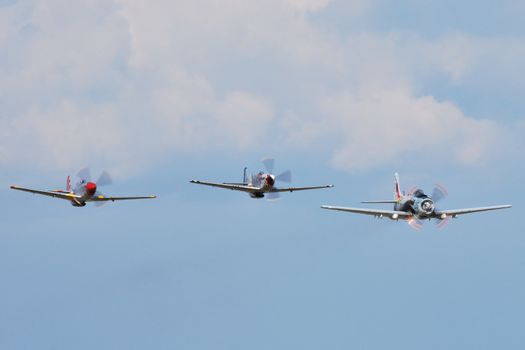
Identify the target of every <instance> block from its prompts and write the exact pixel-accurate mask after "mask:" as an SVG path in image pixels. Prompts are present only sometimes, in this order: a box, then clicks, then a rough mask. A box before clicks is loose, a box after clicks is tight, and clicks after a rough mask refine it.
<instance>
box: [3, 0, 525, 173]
mask: <svg viewBox="0 0 525 350" xmlns="http://www.w3.org/2000/svg"><path fill="white" fill-rule="evenodd" d="M332 2H333V1H330V0H268V1H264V2H262V1H255V0H195V1H185V0H180V1H168V0H154V1H149V2H144V1H139V0H115V2H112V1H105V0H91V1H87V0H77V1H66V0H52V1H46V2H45V3H43V2H38V1H28V2H23V3H22V2H20V3H17V4H14V5H12V6H9V7H7V8H3V9H2V12H0V50H2V52H5V53H7V54H6V55H5V56H4V57H3V58H0V74H2V77H3V79H2V80H1V81H0V100H1V102H2V105H3V109H2V111H0V127H1V129H0V130H1V131H0V133H1V136H4V137H2V139H1V141H0V164H3V165H5V164H13V163H16V162H25V163H31V162H36V163H38V164H42V166H43V167H45V166H49V167H61V168H64V169H71V168H72V167H77V166H79V165H83V164H89V163H95V162H96V163H97V166H98V167H106V166H112V167H114V168H116V169H121V170H122V173H124V172H125V171H127V170H129V169H130V168H132V167H135V166H137V167H141V166H145V165H146V164H149V163H150V162H154V161H155V160H156V159H158V158H162V157H165V156H166V155H170V154H173V153H176V152H195V151H200V152H206V151H211V150H220V149H223V150H229V151H235V150H254V151H261V148H262V147H261V146H260V145H261V141H262V140H267V141H269V142H268V143H271V144H277V143H279V142H283V141H282V139H279V137H278V136H276V135H283V134H284V135H285V138H286V141H285V143H286V144H287V145H303V147H313V146H312V142H318V143H322V144H329V145H330V147H331V148H330V152H331V153H332V154H333V164H334V165H335V166H337V167H340V168H343V169H348V170H356V169H369V168H372V167H375V166H379V165H382V164H385V163H388V162H391V161H393V160H396V159H399V158H400V157H402V156H403V155H405V154H414V155H415V156H416V155H425V156H426V157H427V158H430V157H434V158H436V157H437V158H441V159H450V157H452V158H453V159H455V161H457V162H459V163H462V164H480V163H483V161H485V160H486V159H487V157H489V156H490V154H492V153H494V150H495V149H497V147H494V145H495V144H498V142H499V141H500V139H501V138H503V137H504V136H501V135H502V134H504V133H505V130H504V128H503V127H502V126H500V125H498V124H497V123H495V122H491V121H487V120H477V119H474V118H473V117H469V116H466V115H465V113H463V112H462V111H461V109H460V108H459V107H458V106H457V105H454V104H452V103H450V102H446V101H438V100H436V99H435V98H433V97H432V96H426V95H424V94H423V95H422V94H419V93H418V92H417V87H418V86H420V85H421V82H422V81H424V79H425V78H426V76H433V75H435V74H443V75H445V76H446V77H447V78H448V79H450V80H451V81H454V82H455V83H457V84H460V83H461V82H462V81H464V80H466V79H468V78H469V77H470V76H471V75H472V74H473V73H472V72H473V71H479V70H485V69H486V67H487V64H486V63H483V62H485V61H484V58H485V57H491V60H492V62H493V61H494V60H496V61H497V62H502V64H503V62H506V61H501V60H502V59H501V58H498V57H499V56H498V54H499V53H500V52H501V51H504V50H505V49H507V48H509V47H512V48H514V49H516V48H517V50H514V52H518V53H519V54H518V56H520V57H523V58H525V49H524V47H525V46H524V45H523V44H521V43H520V41H519V40H509V41H498V40H492V39H487V40H481V39H476V38H472V37H469V36H467V35H463V34H454V35H448V36H445V37H443V38H438V39H435V40H424V39H421V38H418V37H417V36H414V35H411V34H407V33H387V34H380V33H367V32H351V33H345V34H342V33H338V32H327V31H325V30H323V29H321V27H320V26H319V25H318V24H317V23H318V22H315V21H313V20H312V19H311V18H310V17H311V14H312V13H316V12H322V11H323V10H325V9H327V8H329V6H330V5H331V4H332ZM369 2H370V1H368V0H356V1H353V2H352V4H351V6H350V7H349V8H350V9H351V10H350V11H355V13H356V14H360V15H362V14H363V13H364V12H363V11H364V10H363V9H365V8H367V6H368V4H369ZM498 60H500V61H498ZM512 63H514V61H513V62H512ZM247 67H248V68H247ZM246 72H248V74H250V75H249V76H248V77H247V78H246V79H243V78H244V77H243V76H242V75H243V74H246ZM275 87H277V88H279V89H280V90H279V91H275ZM283 100H286V101H288V100H289V101H293V102H290V103H289V104H287V105H285V106H283V102H282V101H283ZM305 111H306V114H305V113H304V112H305ZM276 131H277V132H276ZM422 135H423V136H422ZM268 143H264V144H265V145H267V144H268ZM363 147H366V148H367V152H366V154H365V153H363V152H361V150H362V149H363ZM491 150H492V151H491ZM101 163H103V164H101ZM124 170H125V171H124Z"/></svg>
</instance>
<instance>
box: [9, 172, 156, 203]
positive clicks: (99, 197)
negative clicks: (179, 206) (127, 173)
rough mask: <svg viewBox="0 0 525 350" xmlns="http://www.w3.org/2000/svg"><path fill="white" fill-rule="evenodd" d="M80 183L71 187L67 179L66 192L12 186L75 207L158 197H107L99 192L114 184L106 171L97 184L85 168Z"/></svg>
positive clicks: (80, 174)
mask: <svg viewBox="0 0 525 350" xmlns="http://www.w3.org/2000/svg"><path fill="white" fill-rule="evenodd" d="M78 177H79V178H80V181H79V182H78V183H77V184H76V185H75V186H74V188H72V187H71V177H70V176H68V177H67V183H66V190H65V191H64V190H52V191H42V190H35V189H31V188H25V187H18V186H11V189H13V190H17V191H24V192H30V193H34V194H40V195H43V196H48V197H54V198H59V199H65V200H68V201H70V202H71V205H72V206H74V207H84V206H85V205H86V203H87V202H95V205H96V206H102V205H103V204H105V203H107V202H109V201H111V202H114V201H122V200H131V199H152V198H157V196H143V197H106V196H105V195H103V194H102V193H101V192H99V191H98V187H99V186H107V185H111V184H112V183H113V180H112V179H111V176H110V175H109V174H108V172H106V171H104V172H102V174H100V176H99V178H98V180H97V181H96V182H93V181H91V172H90V170H89V168H84V169H82V170H80V171H79V172H78Z"/></svg>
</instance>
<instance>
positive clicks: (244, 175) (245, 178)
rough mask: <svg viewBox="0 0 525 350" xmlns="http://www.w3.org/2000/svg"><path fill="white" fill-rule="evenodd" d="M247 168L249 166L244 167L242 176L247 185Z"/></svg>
mask: <svg viewBox="0 0 525 350" xmlns="http://www.w3.org/2000/svg"><path fill="white" fill-rule="evenodd" d="M247 169H248V168H247V167H244V174H243V176H242V183H243V184H245V185H246V184H247V183H248V178H247V177H246V170H247Z"/></svg>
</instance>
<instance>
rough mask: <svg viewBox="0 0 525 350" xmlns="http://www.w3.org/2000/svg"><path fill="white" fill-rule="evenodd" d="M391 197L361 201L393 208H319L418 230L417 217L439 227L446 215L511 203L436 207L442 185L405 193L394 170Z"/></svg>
mask: <svg viewBox="0 0 525 350" xmlns="http://www.w3.org/2000/svg"><path fill="white" fill-rule="evenodd" d="M394 177H395V199H394V200H380V201H364V202H361V203H371V204H378V203H387V204H388V203H390V204H394V210H377V209H366V208H349V207H334V206H329V205H323V206H321V208H323V209H330V210H339V211H346V212H350V213H357V214H363V215H371V216H375V217H379V218H383V217H386V218H389V219H392V220H396V221H397V220H399V219H403V220H406V221H407V223H408V224H409V225H410V226H411V227H412V228H414V229H416V230H421V229H422V228H423V225H422V223H421V221H420V220H424V219H428V220H430V219H436V220H438V221H437V226H438V228H443V227H444V226H445V225H446V224H447V222H448V220H449V219H450V218H456V217H457V216H459V215H464V214H470V213H476V212H481V211H489V210H498V209H506V208H510V207H511V205H496V206H489V207H477V208H466V209H453V210H440V209H437V208H436V206H435V204H436V203H437V202H439V201H440V200H441V199H443V198H445V197H446V196H447V195H448V192H447V190H446V189H445V188H444V187H443V186H442V185H436V187H435V188H434V190H433V192H432V195H431V196H428V195H426V194H425V193H424V192H423V190H421V189H418V188H413V189H411V190H410V191H409V192H408V193H407V194H405V193H404V192H403V193H402V192H401V190H400V186H399V175H398V174H397V173H396V174H395V176H394Z"/></svg>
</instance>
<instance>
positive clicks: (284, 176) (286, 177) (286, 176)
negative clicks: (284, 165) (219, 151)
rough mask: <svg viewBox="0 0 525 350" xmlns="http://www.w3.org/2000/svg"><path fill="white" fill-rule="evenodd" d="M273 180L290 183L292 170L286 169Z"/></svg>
mask: <svg viewBox="0 0 525 350" xmlns="http://www.w3.org/2000/svg"><path fill="white" fill-rule="evenodd" d="M275 180H277V181H282V182H288V183H290V182H292V172H291V171H290V170H286V171H285V172H283V173H281V174H279V175H277V177H276V178H275Z"/></svg>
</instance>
